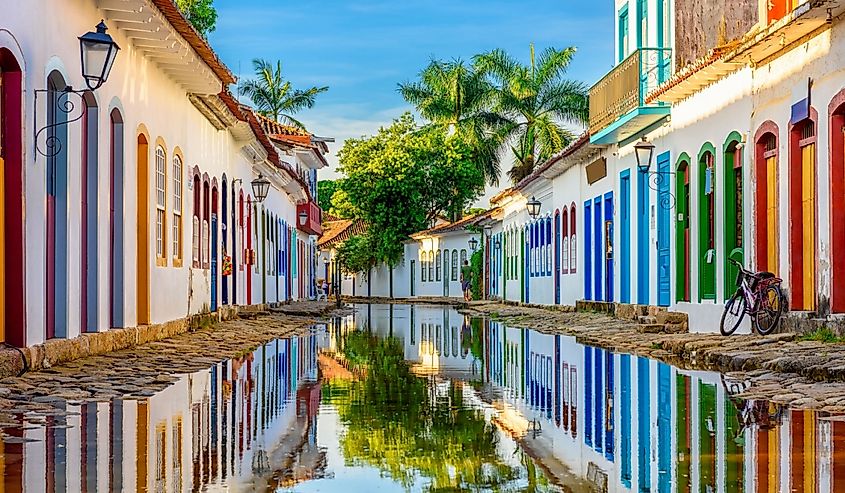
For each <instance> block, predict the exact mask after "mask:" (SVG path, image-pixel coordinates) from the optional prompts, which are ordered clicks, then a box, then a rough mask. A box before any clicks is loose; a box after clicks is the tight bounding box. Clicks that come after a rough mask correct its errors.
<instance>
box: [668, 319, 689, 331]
mask: <svg viewBox="0 0 845 493" xmlns="http://www.w3.org/2000/svg"><path fill="white" fill-rule="evenodd" d="M663 327H664V332H665V333H667V334H686V333H688V332H689V323H687V322H679V323H666V324H663Z"/></svg>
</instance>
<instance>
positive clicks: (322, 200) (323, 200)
mask: <svg viewBox="0 0 845 493" xmlns="http://www.w3.org/2000/svg"><path fill="white" fill-rule="evenodd" d="M339 181H340V180H320V181H318V182H317V204H318V205H319V206H320V209H323V210H324V211H325V212H329V210H330V209H331V208H332V195H334V193H335V192H336V191H337V189H338V185H339V183H338V182H339Z"/></svg>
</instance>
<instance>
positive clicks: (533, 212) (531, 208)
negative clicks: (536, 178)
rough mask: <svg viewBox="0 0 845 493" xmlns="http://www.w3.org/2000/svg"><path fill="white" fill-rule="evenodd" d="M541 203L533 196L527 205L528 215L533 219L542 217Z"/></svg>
mask: <svg viewBox="0 0 845 493" xmlns="http://www.w3.org/2000/svg"><path fill="white" fill-rule="evenodd" d="M540 205H541V204H540V201H539V200H537V199H536V198H534V196H533V195H532V196H531V200H529V201H528V203H527V204H525V207H526V208H527V209H528V215H529V216H531V219H537V216H539V215H540Z"/></svg>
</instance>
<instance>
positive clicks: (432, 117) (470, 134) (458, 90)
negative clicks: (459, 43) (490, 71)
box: [399, 59, 508, 185]
mask: <svg viewBox="0 0 845 493" xmlns="http://www.w3.org/2000/svg"><path fill="white" fill-rule="evenodd" d="M399 93H400V94H401V95H402V97H403V98H405V100H406V101H407V102H409V103H411V104H412V105H414V106H415V107H416V109H417V111H418V112H419V113H420V115H422V116H423V118H425V119H427V120H428V121H429V122H431V123H430V125H431V126H432V127H435V128H438V129H440V130H441V131H443V132H446V134H447V135H449V136H451V137H457V138H460V139H461V140H462V141H463V142H464V143H465V144H467V145H468V146H470V148H471V149H472V150H473V159H474V160H475V161H476V163H477V164H478V165H479V166H480V167H481V169H482V171H483V172H484V175H485V178H486V180H487V182H488V183H490V184H494V185H495V184H498V182H499V174H500V172H501V171H500V167H499V150H500V148H501V146H502V143H503V137H504V133H503V132H502V129H505V128H506V124H507V123H508V120H507V119H505V118H503V117H502V116H500V115H499V114H497V113H494V112H492V111H490V108H491V106H492V104H493V101H494V96H495V95H496V92H495V88H494V86H493V85H492V84H491V83H490V82H489V81H488V79H487V77H486V76H485V75H484V74H482V73H480V72H478V71H476V70H474V69H473V67H472V66H471V65H467V64H466V63H465V62H464V61H463V60H461V59H456V60H453V61H448V62H446V61H441V60H432V61H431V62H430V63H429V64H428V66H426V67H425V68H424V69H423V70H422V71H421V72H420V73H419V79H418V80H417V81H414V82H406V83H403V84H399Z"/></svg>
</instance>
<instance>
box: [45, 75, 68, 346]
mask: <svg viewBox="0 0 845 493" xmlns="http://www.w3.org/2000/svg"><path fill="white" fill-rule="evenodd" d="M66 87H67V84H66V83H65V80H64V77H62V75H61V74H60V73H59V72H58V71H53V72H51V73H50V75H49V76H48V77H47V96H48V97H47V126H48V131H47V141H48V143H50V144H52V145H53V146H52V147H51V146H50V144H48V146H47V148H48V154H49V157H48V158H47V259H46V274H47V275H46V277H47V282H46V285H45V288H46V301H47V303H46V314H45V315H46V338H47V339H52V338H55V337H67V306H68V303H67V302H68V263H67V262H68V248H67V247H68V245H67V238H68V223H67V219H68V215H67V205H68V204H67V199H68V196H67V191H68V181H67V180H68V169H67V137H68V136H67V125H65V124H64V123H65V122H67V117H68V115H67V112H66V111H65V108H66V106H65V102H66V101H67V98H68V93H66V92H64V90H65V88H66Z"/></svg>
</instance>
